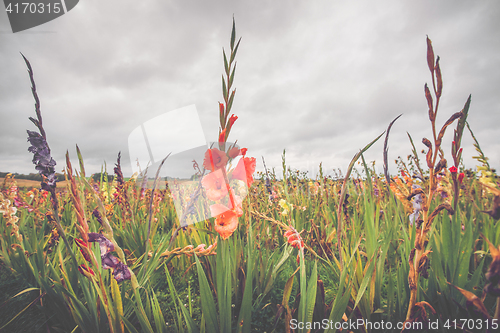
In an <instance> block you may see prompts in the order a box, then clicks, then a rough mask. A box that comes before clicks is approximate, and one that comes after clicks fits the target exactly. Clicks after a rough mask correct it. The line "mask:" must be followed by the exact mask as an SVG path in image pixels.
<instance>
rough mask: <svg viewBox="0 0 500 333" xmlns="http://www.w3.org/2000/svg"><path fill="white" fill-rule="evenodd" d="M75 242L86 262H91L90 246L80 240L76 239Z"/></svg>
mask: <svg viewBox="0 0 500 333" xmlns="http://www.w3.org/2000/svg"><path fill="white" fill-rule="evenodd" d="M75 242H76V245H78V247H79V248H80V252H81V253H82V255H83V257H84V258H85V260H87V261H88V262H91V259H90V249H89V244H88V243H86V242H85V241H84V240H82V239H79V238H75Z"/></svg>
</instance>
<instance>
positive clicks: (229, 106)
mask: <svg viewBox="0 0 500 333" xmlns="http://www.w3.org/2000/svg"><path fill="white" fill-rule="evenodd" d="M235 93H236V89H233V91H232V92H231V97H229V102H228V103H227V113H228V114H229V111H230V110H231V107H232V106H233V99H234V94H235Z"/></svg>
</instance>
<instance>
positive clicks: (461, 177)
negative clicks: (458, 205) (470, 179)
mask: <svg viewBox="0 0 500 333" xmlns="http://www.w3.org/2000/svg"><path fill="white" fill-rule="evenodd" d="M464 177H465V174H464V173H463V172H460V174H459V175H458V183H459V184H462V181H463V180H464Z"/></svg>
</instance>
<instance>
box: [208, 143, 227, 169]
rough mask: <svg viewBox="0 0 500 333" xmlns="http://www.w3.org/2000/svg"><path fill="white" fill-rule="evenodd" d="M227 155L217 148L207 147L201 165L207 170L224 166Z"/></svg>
mask: <svg viewBox="0 0 500 333" xmlns="http://www.w3.org/2000/svg"><path fill="white" fill-rule="evenodd" d="M226 163H227V156H226V153H225V152H223V151H220V150H219V149H217V148H213V149H208V150H207V151H206V153H205V159H204V160H203V166H204V167H205V169H207V170H211V171H214V170H216V169H220V168H222V167H224V166H226Z"/></svg>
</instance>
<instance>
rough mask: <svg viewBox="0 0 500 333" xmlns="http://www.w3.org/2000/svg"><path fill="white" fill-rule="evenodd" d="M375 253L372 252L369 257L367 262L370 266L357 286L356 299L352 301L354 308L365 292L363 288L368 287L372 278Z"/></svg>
mask: <svg viewBox="0 0 500 333" xmlns="http://www.w3.org/2000/svg"><path fill="white" fill-rule="evenodd" d="M375 254H376V252H375V253H373V256H372V257H371V259H370V263H369V265H370V266H368V270H367V271H366V274H365V276H364V277H363V280H362V281H361V285H360V286H359V290H358V295H357V296H356V301H355V302H354V308H356V307H357V306H358V303H359V301H360V300H361V298H362V297H363V294H364V293H365V290H366V288H367V287H368V283H369V282H370V280H371V278H372V274H373V269H374V268H375V260H373V259H374V258H375Z"/></svg>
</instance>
